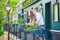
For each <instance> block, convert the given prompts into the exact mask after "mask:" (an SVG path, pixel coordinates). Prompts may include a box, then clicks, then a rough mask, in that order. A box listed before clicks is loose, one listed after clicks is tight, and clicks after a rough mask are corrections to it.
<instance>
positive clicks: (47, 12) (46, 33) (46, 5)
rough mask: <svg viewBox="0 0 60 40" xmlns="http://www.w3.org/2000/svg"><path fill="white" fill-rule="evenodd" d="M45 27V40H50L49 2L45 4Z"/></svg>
mask: <svg viewBox="0 0 60 40" xmlns="http://www.w3.org/2000/svg"><path fill="white" fill-rule="evenodd" d="M45 27H46V32H45V37H46V40H51V33H50V31H49V30H50V29H51V2H48V3H46V4H45Z"/></svg>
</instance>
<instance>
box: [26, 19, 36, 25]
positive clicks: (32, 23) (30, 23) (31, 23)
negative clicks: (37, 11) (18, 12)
mask: <svg viewBox="0 0 60 40" xmlns="http://www.w3.org/2000/svg"><path fill="white" fill-rule="evenodd" d="M31 21H32V22H31ZM34 22H35V20H34V19H33V20H30V22H29V23H27V24H26V26H29V25H34Z"/></svg>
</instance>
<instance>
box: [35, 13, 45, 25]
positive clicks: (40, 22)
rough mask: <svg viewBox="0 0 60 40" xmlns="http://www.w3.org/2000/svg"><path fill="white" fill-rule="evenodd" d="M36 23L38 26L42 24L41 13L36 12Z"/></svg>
mask: <svg viewBox="0 0 60 40" xmlns="http://www.w3.org/2000/svg"><path fill="white" fill-rule="evenodd" d="M35 17H36V23H37V24H38V25H39V26H40V25H44V21H43V16H42V15H41V13H38V12H36V15H35Z"/></svg>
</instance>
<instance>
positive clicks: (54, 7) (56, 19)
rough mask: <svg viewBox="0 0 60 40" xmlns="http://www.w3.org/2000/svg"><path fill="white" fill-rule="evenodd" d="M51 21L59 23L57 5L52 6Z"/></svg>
mask: <svg viewBox="0 0 60 40" xmlns="http://www.w3.org/2000/svg"><path fill="white" fill-rule="evenodd" d="M53 19H54V21H55V22H58V21H59V3H56V4H54V5H53Z"/></svg>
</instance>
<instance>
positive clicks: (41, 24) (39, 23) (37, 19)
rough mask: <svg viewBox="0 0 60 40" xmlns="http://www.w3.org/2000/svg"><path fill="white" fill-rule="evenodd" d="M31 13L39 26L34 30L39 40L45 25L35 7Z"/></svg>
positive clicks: (41, 39)
mask: <svg viewBox="0 0 60 40" xmlns="http://www.w3.org/2000/svg"><path fill="white" fill-rule="evenodd" d="M33 13H34V15H35V19H36V21H35V22H36V23H37V24H38V25H39V26H40V27H39V29H38V30H36V31H35V32H36V36H37V37H39V40H43V37H44V35H43V33H44V30H45V27H44V21H43V17H42V15H41V13H39V12H36V9H33Z"/></svg>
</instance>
